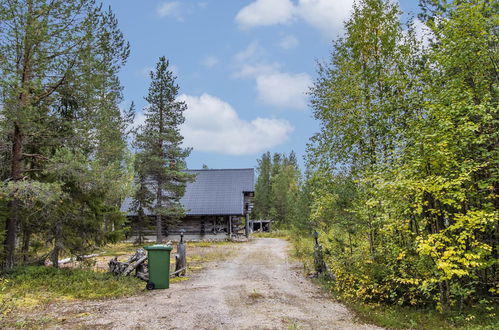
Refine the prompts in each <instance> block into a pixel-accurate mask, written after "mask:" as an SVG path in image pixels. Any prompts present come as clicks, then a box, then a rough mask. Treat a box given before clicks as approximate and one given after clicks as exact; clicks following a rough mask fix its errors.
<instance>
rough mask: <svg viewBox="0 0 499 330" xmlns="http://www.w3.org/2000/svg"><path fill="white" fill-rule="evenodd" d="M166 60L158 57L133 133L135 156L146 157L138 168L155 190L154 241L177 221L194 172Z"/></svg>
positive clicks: (183, 106)
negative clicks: (140, 121)
mask: <svg viewBox="0 0 499 330" xmlns="http://www.w3.org/2000/svg"><path fill="white" fill-rule="evenodd" d="M168 67H169V61H168V60H167V59H166V58H165V57H160V59H159V62H158V63H157V64H156V70H155V71H154V72H151V74H150V76H151V84H150V86H149V93H148V95H147V97H145V100H146V101H147V102H148V103H149V106H148V107H146V108H145V109H144V113H145V117H146V120H145V124H144V125H143V126H142V127H140V129H139V133H138V134H137V136H136V144H137V146H138V148H139V155H138V157H142V158H144V159H146V161H144V163H143V166H142V167H141V168H140V170H141V171H143V173H141V175H144V176H145V177H146V178H147V180H150V187H151V188H152V189H153V191H154V193H155V199H156V200H155V202H154V205H153V208H152V209H153V212H154V214H155V215H156V241H157V242H158V243H159V242H161V241H162V236H163V225H164V224H166V225H167V226H168V225H171V224H174V223H176V222H177V221H178V220H179V219H180V218H181V217H182V216H183V215H184V214H185V211H184V209H183V207H182V205H181V203H180V198H181V197H182V196H183V195H184V192H185V186H186V183H187V182H189V181H192V180H193V178H194V177H193V175H192V174H188V173H186V172H185V171H184V170H185V168H186V163H185V158H186V157H187V156H188V155H189V153H190V151H191V149H189V148H183V147H182V141H183V139H184V138H183V137H182V135H181V134H180V125H181V124H182V123H183V122H184V120H185V118H184V114H183V113H184V111H185V110H186V109H187V105H186V104H185V102H182V101H178V100H176V97H177V94H178V91H179V86H178V85H177V84H176V83H175V79H176V77H175V76H174V75H173V72H172V71H171V70H169V68H168Z"/></svg>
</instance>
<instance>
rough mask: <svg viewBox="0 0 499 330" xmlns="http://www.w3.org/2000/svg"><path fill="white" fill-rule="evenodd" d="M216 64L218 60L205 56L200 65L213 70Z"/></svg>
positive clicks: (214, 57)
mask: <svg viewBox="0 0 499 330" xmlns="http://www.w3.org/2000/svg"><path fill="white" fill-rule="evenodd" d="M218 62H219V60H218V58H217V57H216V56H206V57H205V58H204V59H203V61H202V62H201V63H202V64H203V65H204V66H205V67H207V68H213V67H214V66H216V65H217V64H218Z"/></svg>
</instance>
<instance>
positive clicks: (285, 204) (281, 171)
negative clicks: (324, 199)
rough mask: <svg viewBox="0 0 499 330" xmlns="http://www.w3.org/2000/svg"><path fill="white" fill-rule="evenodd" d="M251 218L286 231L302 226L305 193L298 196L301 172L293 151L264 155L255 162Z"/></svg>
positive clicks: (305, 204)
mask: <svg viewBox="0 0 499 330" xmlns="http://www.w3.org/2000/svg"><path fill="white" fill-rule="evenodd" d="M257 171H258V178H257V181H256V186H255V201H254V204H255V206H254V209H253V211H252V215H251V216H252V218H253V219H271V220H273V226H275V227H277V228H282V229H288V228H291V227H292V226H295V225H299V224H303V223H305V221H303V220H304V219H305V218H306V217H307V216H308V212H307V210H308V205H307V203H308V200H307V196H308V195H307V194H305V193H302V187H301V173H300V169H299V168H298V164H297V159H296V155H295V153H294V152H293V151H291V153H290V154H289V156H286V155H285V154H279V153H275V154H274V155H273V156H272V158H271V154H270V152H267V153H264V154H263V155H262V157H261V159H259V160H258V167H257Z"/></svg>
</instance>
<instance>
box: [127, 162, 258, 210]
mask: <svg viewBox="0 0 499 330" xmlns="http://www.w3.org/2000/svg"><path fill="white" fill-rule="evenodd" d="M186 172H188V173H193V174H196V179H195V181H194V182H191V183H187V187H186V189H185V195H184V196H183V197H182V198H181V199H180V202H181V203H182V205H183V206H184V209H185V210H186V214H187V215H242V214H243V213H244V205H243V204H244V196H243V192H245V191H254V190H255V189H254V170H253V169H252V168H244V169H206V170H187V171H186ZM131 202H132V199H131V198H130V197H128V198H126V199H125V201H124V202H123V205H122V206H121V211H122V212H126V213H128V215H135V213H132V212H129V208H130V204H131ZM145 212H146V214H148V215H151V214H152V213H151V212H150V211H149V210H145Z"/></svg>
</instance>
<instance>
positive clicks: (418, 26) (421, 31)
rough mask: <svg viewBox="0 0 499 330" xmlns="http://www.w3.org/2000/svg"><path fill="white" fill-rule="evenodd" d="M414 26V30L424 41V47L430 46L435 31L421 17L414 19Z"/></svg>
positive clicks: (417, 36)
mask: <svg viewBox="0 0 499 330" xmlns="http://www.w3.org/2000/svg"><path fill="white" fill-rule="evenodd" d="M413 27H414V32H415V33H416V38H417V39H418V40H419V41H421V42H422V44H423V46H424V47H428V46H429V45H430V40H431V39H433V38H434V37H435V35H434V34H433V31H432V30H431V29H430V28H429V27H428V26H426V24H425V23H423V22H421V21H420V20H419V19H415V20H414V22H413Z"/></svg>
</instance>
